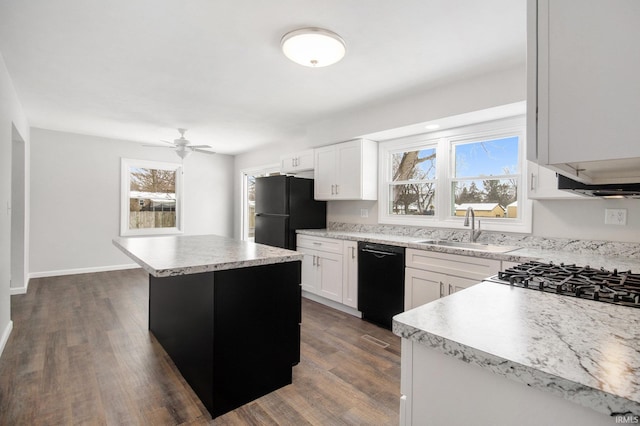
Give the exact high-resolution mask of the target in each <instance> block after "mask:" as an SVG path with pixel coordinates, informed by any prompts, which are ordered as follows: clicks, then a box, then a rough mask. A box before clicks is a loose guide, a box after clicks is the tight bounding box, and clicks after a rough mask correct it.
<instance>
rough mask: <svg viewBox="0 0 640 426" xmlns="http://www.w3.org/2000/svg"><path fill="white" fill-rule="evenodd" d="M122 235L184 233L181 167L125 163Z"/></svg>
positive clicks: (141, 161)
mask: <svg viewBox="0 0 640 426" xmlns="http://www.w3.org/2000/svg"><path fill="white" fill-rule="evenodd" d="M121 168H122V171H121V173H122V177H121V179H122V189H121V192H122V194H121V218H120V234H121V235H159V234H175V233H180V232H182V223H181V218H182V212H181V206H182V203H181V195H182V194H181V175H182V168H181V167H180V165H179V164H174V163H162V162H156V161H145V160H130V159H123V160H122V166H121Z"/></svg>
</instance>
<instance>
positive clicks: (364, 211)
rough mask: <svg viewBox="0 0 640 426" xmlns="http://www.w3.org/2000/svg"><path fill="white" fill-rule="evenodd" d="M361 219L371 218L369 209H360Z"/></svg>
mask: <svg viewBox="0 0 640 426" xmlns="http://www.w3.org/2000/svg"><path fill="white" fill-rule="evenodd" d="M360 217H369V209H360Z"/></svg>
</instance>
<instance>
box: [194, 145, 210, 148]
mask: <svg viewBox="0 0 640 426" xmlns="http://www.w3.org/2000/svg"><path fill="white" fill-rule="evenodd" d="M189 148H211V146H209V145H189Z"/></svg>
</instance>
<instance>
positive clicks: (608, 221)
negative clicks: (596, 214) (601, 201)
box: [604, 209, 627, 225]
mask: <svg viewBox="0 0 640 426" xmlns="http://www.w3.org/2000/svg"><path fill="white" fill-rule="evenodd" d="M604 223H605V225H626V224H627V209H604Z"/></svg>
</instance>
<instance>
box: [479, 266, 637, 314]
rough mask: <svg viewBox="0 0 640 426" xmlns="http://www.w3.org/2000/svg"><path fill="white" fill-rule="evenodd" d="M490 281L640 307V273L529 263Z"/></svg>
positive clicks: (500, 273)
mask: <svg viewBox="0 0 640 426" xmlns="http://www.w3.org/2000/svg"><path fill="white" fill-rule="evenodd" d="M489 281H492V282H497V283H502V284H508V285H512V286H515V287H522V288H528V289H532V290H538V291H544V292H547V293H557V294H561V295H565V296H573V297H579V298H583V299H591V300H597V301H600V302H606V303H613V304H616V305H623V306H631V307H635V308H640V274H632V273H631V271H625V272H619V271H618V270H616V269H614V270H613V271H608V270H605V269H603V268H600V269H596V268H591V267H590V266H576V265H565V264H564V263H560V264H557V265H556V264H554V263H541V262H527V263H522V264H520V265H518V266H515V267H512V268H507V269H505V270H504V271H501V272H499V273H498V275H495V276H493V277H491V278H490V279H489Z"/></svg>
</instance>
